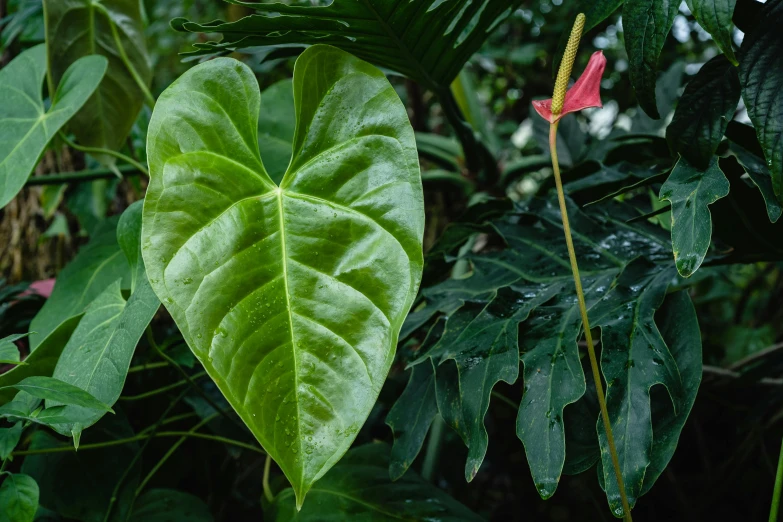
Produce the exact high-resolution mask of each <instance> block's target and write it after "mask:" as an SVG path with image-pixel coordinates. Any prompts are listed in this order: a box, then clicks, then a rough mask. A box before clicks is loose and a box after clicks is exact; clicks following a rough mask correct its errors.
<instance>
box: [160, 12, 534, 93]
mask: <svg viewBox="0 0 783 522" xmlns="http://www.w3.org/2000/svg"><path fill="white" fill-rule="evenodd" d="M231 3H235V4H239V5H243V6H245V7H248V8H251V9H253V10H255V11H256V13H257V14H252V15H250V16H246V17H244V18H242V19H240V20H237V21H236V22H224V21H222V20H216V21H214V22H209V23H204V24H199V23H194V22H190V21H187V20H185V19H183V18H178V19H174V20H172V22H171V23H172V26H173V27H174V28H175V29H177V30H180V31H190V32H196V33H200V32H204V33H221V34H222V35H223V39H222V40H221V41H219V42H203V43H196V44H194V47H195V49H196V50H195V51H194V52H193V53H192V54H215V53H219V52H225V51H227V50H235V49H240V48H246V47H259V46H262V47H263V46H279V45H288V44H297V43H298V44H318V43H321V44H329V45H333V46H335V47H339V48H340V49H343V50H345V51H348V52H350V53H351V54H353V55H355V56H358V57H359V58H361V59H363V60H367V61H368V62H372V63H374V64H375V65H377V66H379V67H385V68H387V69H390V70H392V71H395V72H398V73H400V74H403V75H405V76H408V77H409V78H412V79H414V80H416V81H418V82H420V83H422V84H423V85H425V86H426V87H428V88H432V89H434V90H438V89H447V88H448V86H449V84H450V83H451V82H452V80H454V78H456V76H457V74H458V73H459V71H460V70H461V69H462V66H463V65H464V64H465V62H466V61H467V60H468V59H469V58H470V57H471V56H472V55H473V54H474V53H475V52H476V51H478V49H479V47H481V44H482V43H484V40H485V39H486V38H487V37H488V36H489V34H490V33H491V32H492V30H493V29H494V28H495V27H497V26H498V25H499V24H500V23H501V22H502V21H503V20H505V19H506V18H507V17H508V16H509V15H510V14H511V13H512V12H513V10H514V9H515V8H516V6H517V5H519V4H520V2H519V1H518V0H512V1H509V0H480V1H477V2H457V1H453V0H451V1H444V0H420V1H417V2H402V3H401V2H395V1H392V0H334V2H332V3H331V4H330V5H328V6H323V7H306V6H289V5H284V4H281V3H274V4H261V3H254V2H241V1H237V0H232V1H231Z"/></svg>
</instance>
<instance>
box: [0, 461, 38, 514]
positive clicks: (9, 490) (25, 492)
mask: <svg viewBox="0 0 783 522" xmlns="http://www.w3.org/2000/svg"><path fill="white" fill-rule="evenodd" d="M0 477H4V480H3V483H2V484H0V521H2V522H33V520H34V519H35V510H36V509H38V484H36V483H35V480H34V479H33V478H32V477H30V476H29V475H24V474H22V473H7V474H4V475H0Z"/></svg>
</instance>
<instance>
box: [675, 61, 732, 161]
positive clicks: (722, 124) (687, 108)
mask: <svg viewBox="0 0 783 522" xmlns="http://www.w3.org/2000/svg"><path fill="white" fill-rule="evenodd" d="M739 99H740V86H739V78H738V76H737V69H736V68H735V67H734V66H733V65H731V63H729V61H728V60H727V59H726V57H725V56H723V55H718V56H716V57H715V58H713V59H712V60H710V61H709V62H707V63H705V64H704V65H703V66H702V67H701V69H699V72H698V73H696V76H694V77H693V79H691V81H690V82H688V85H686V86H685V92H684V93H683V94H682V97H681V98H680V101H679V102H678V103H677V110H676V111H674V119H672V122H671V123H670V124H669V126H668V127H667V128H666V138H667V139H668V140H669V143H670V144H671V147H672V149H673V150H674V151H675V152H677V153H679V154H680V155H681V156H682V157H683V158H685V159H687V160H688V162H689V163H690V164H691V165H694V166H695V167H698V168H700V169H705V168H707V166H708V165H709V164H710V160H711V159H712V155H713V154H715V150H716V149H717V148H718V145H719V144H720V141H721V140H722V139H723V134H724V133H725V132H726V127H727V126H728V124H729V122H730V121H731V120H732V119H733V118H734V111H735V110H736V109H737V104H738V103H739Z"/></svg>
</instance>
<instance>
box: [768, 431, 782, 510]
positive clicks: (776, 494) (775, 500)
mask: <svg viewBox="0 0 783 522" xmlns="http://www.w3.org/2000/svg"><path fill="white" fill-rule="evenodd" d="M781 489H783V441H781V445H780V456H779V457H778V471H777V473H776V474H775V489H773V490H772V505H771V506H770V509H769V522H777V520H778V513H780V490H781Z"/></svg>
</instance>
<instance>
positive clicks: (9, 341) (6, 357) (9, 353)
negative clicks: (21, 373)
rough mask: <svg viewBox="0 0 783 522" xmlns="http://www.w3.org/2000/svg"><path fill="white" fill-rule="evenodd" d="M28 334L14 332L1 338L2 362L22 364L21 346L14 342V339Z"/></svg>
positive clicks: (0, 352) (0, 356)
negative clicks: (20, 356)
mask: <svg viewBox="0 0 783 522" xmlns="http://www.w3.org/2000/svg"><path fill="white" fill-rule="evenodd" d="M28 335H30V334H29V333H26V334H13V335H9V336H6V337H3V338H2V339H0V364H20V359H19V347H17V346H16V345H15V344H14V341H18V340H19V339H22V338H23V337H27V336H28ZM22 364H23V363H22Z"/></svg>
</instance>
